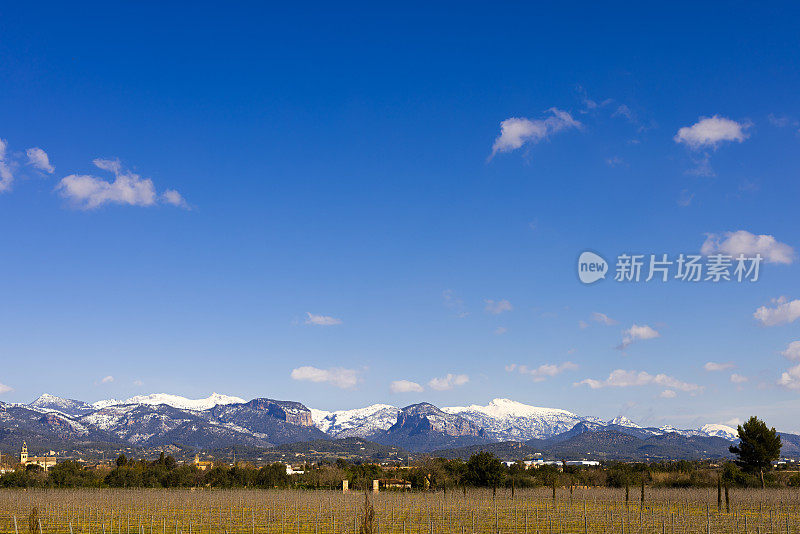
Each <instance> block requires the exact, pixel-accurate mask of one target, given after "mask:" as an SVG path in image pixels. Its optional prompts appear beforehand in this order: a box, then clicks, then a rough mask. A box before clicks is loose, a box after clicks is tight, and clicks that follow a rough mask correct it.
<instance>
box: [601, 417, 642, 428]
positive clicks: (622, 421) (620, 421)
mask: <svg viewBox="0 0 800 534" xmlns="http://www.w3.org/2000/svg"><path fill="white" fill-rule="evenodd" d="M608 424H609V425H617V426H624V427H628V428H642V427H641V426H640V425H637V424H636V423H634V422H633V421H631V420H630V419H628V418H627V417H625V416H624V415H618V416H617V417H615V418H614V419H612V420H611V421H609V422H608Z"/></svg>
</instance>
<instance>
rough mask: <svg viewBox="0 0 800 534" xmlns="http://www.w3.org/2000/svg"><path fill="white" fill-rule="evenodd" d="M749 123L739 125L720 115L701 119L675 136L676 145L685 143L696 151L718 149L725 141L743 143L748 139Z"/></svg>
mask: <svg viewBox="0 0 800 534" xmlns="http://www.w3.org/2000/svg"><path fill="white" fill-rule="evenodd" d="M749 126H750V125H749V124H747V123H739V122H736V121H734V120H731V119H726V118H725V117H720V116H719V115H714V116H713V117H700V120H699V121H697V122H696V123H695V124H693V125H691V126H684V127H683V128H681V129H680V130H678V133H677V134H676V135H675V137H674V139H675V142H676V143H683V144H685V145H687V146H688V147H689V148H692V149H694V150H697V149H700V148H704V147H710V148H716V147H717V145H718V144H719V143H721V142H723V141H736V142H738V143H741V142H742V141H744V140H745V139H747V132H746V131H745V130H747V128H748V127H749Z"/></svg>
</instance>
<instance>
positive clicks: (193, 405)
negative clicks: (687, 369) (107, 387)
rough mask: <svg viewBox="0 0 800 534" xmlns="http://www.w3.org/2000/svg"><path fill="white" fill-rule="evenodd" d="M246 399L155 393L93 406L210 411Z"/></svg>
mask: <svg viewBox="0 0 800 534" xmlns="http://www.w3.org/2000/svg"><path fill="white" fill-rule="evenodd" d="M245 402H247V401H245V400H244V399H242V398H240V397H232V396H230V395H220V394H219V393H212V394H211V395H210V396H208V397H206V398H205V399H187V398H186V397H181V396H179V395H170V394H168V393H153V394H150V395H137V396H136V397H131V398H129V399H127V400H124V401H119V400H116V399H109V400H102V401H97V402H95V403H94V404H92V406H93V407H94V408H107V407H109V406H121V405H126V404H149V405H151V406H157V405H159V404H166V405H167V406H172V407H173V408H179V409H181V410H197V411H202V410H210V409H211V408H213V407H214V406H218V405H220V404H244V403H245Z"/></svg>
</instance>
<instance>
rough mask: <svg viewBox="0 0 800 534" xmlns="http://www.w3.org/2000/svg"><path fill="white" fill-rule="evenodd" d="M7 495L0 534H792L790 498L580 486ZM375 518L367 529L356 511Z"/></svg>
mask: <svg viewBox="0 0 800 534" xmlns="http://www.w3.org/2000/svg"><path fill="white" fill-rule="evenodd" d="M366 498H367V499H368V502H369V505H366V504H365V495H364V494H361V493H357V492H351V493H348V494H342V493H340V492H333V491H291V490H163V489H157V490H156V489H154V490H141V489H137V490H107V489H104V490H85V489H83V490H26V491H23V490H6V491H0V531H1V532H3V533H17V534H21V533H26V534H52V533H70V534H212V533H213V534H256V533H258V534H263V533H269V534H312V533H313V534H351V533H352V534H360V533H375V534H380V533H386V534H388V533H394V534H434V533H437V534H438V533H452V534H472V533H482V534H483V533H486V534H489V533H491V534H497V533H509V534H511V533H520V534H529V533H530V534H545V533H546V534H555V533H558V534H565V533H590V532H592V533H595V532H602V533H620V534H626V533H631V534H633V533H662V534H666V533H689V532H697V533H700V532H704V533H706V534H708V533H712V532H713V533H750V532H752V533H756V534H767V533H776V534H779V533H781V534H782V533H786V534H792V533H800V492H798V491H797V490H791V489H782V490H779V489H771V490H735V491H732V492H731V500H730V503H728V506H725V504H724V503H723V504H722V506H719V502H718V497H717V492H716V491H715V490H711V491H709V490H698V489H688V490H671V489H669V490H668V489H664V490H653V491H648V492H647V494H646V497H645V501H644V502H641V501H640V498H639V497H638V495H637V496H636V499H634V498H631V499H630V500H629V501H628V502H626V501H625V491H624V490H614V489H601V488H579V489H575V490H574V492H571V491H569V490H567V489H561V490H558V492H557V494H556V497H555V498H553V496H552V494H551V493H550V490H549V489H528V490H518V491H516V492H515V493H513V494H512V493H511V492H510V491H498V492H497V494H496V496H494V495H493V493H492V492H491V491H490V490H469V491H466V492H465V493H462V492H449V493H443V492H439V493H431V492H424V493H399V492H398V493H393V492H388V493H380V494H369V495H367V496H366ZM368 506H369V507H371V508H372V509H373V510H374V520H372V521H367V522H366V523H365V521H364V518H365V510H367V509H368Z"/></svg>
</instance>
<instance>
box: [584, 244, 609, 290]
mask: <svg viewBox="0 0 800 534" xmlns="http://www.w3.org/2000/svg"><path fill="white" fill-rule="evenodd" d="M606 274H608V263H607V262H606V260H604V259H603V258H602V256H599V255H598V254H595V253H594V252H589V251H588V250H587V251H586V252H582V253H581V255H580V257H579V258H578V278H579V279H580V281H581V282H583V283H584V284H593V283H595V282H597V281H598V280H600V279H601V278H605V277H606Z"/></svg>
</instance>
